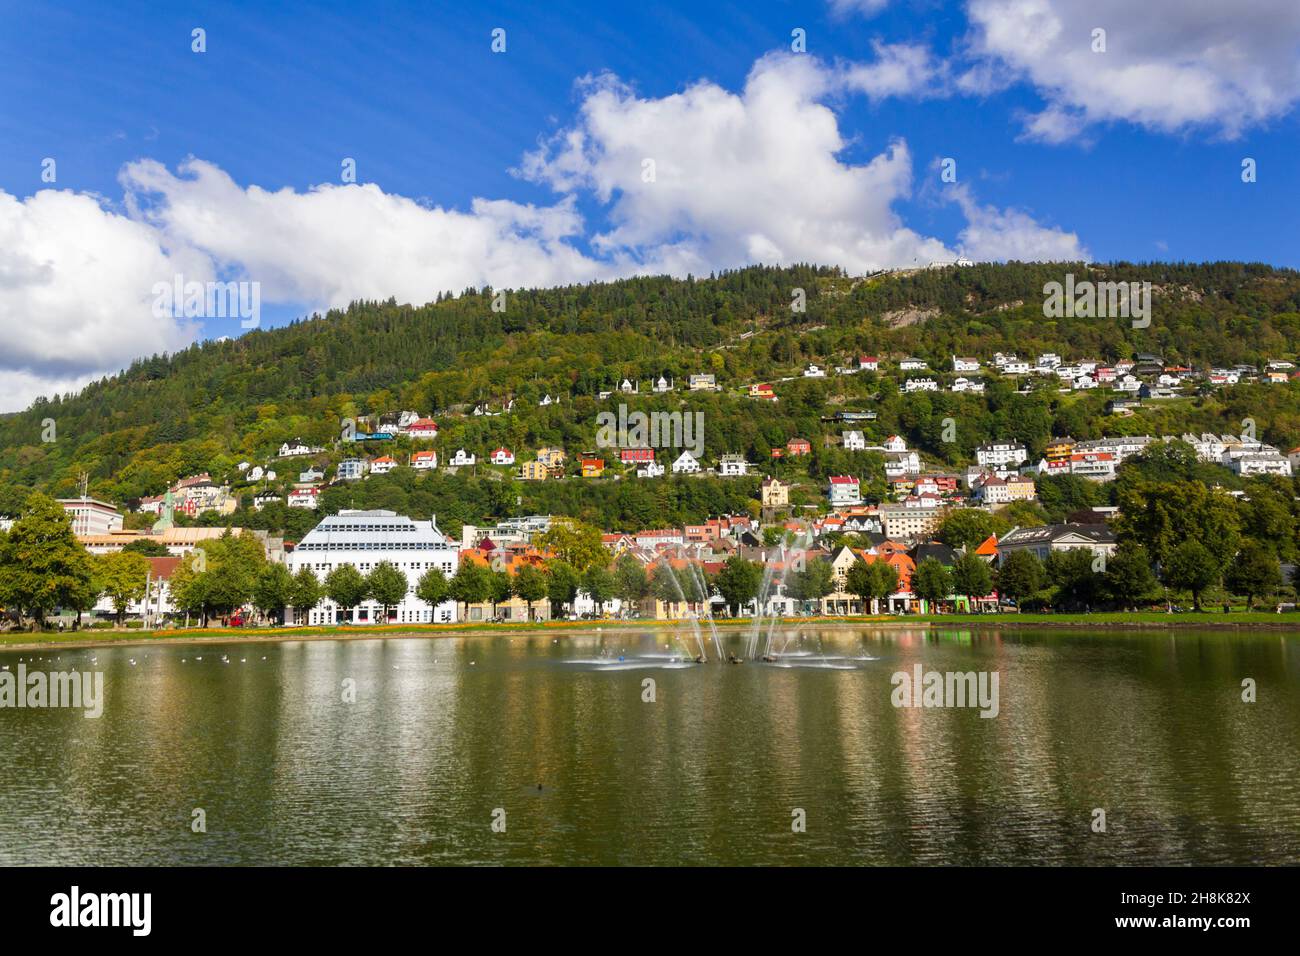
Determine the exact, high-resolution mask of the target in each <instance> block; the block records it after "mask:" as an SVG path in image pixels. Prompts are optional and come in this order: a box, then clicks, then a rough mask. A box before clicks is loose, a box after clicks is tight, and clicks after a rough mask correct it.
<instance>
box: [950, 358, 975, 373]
mask: <svg viewBox="0 0 1300 956" xmlns="http://www.w3.org/2000/svg"><path fill="white" fill-rule="evenodd" d="M952 370H953V371H954V372H978V371H979V370H980V363H979V359H973V358H966V357H963V356H961V355H954V356H953V357H952Z"/></svg>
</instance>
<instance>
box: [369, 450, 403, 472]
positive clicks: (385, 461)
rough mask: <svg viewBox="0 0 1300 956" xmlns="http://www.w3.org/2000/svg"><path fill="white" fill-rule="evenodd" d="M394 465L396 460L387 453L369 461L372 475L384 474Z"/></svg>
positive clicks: (395, 465)
mask: <svg viewBox="0 0 1300 956" xmlns="http://www.w3.org/2000/svg"><path fill="white" fill-rule="evenodd" d="M396 467H397V461H396V460H395V459H393V458H392V457H391V456H389V455H384V456H383V457H381V458H376V459H375V460H374V461H372V462H371V463H370V473H371V474H372V475H386V474H388V473H389V472H390V471H392V470H393V469H394V468H396Z"/></svg>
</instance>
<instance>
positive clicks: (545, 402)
mask: <svg viewBox="0 0 1300 956" xmlns="http://www.w3.org/2000/svg"><path fill="white" fill-rule="evenodd" d="M555 401H556V400H554V399H552V398H551V396H550V395H543V396H542V397H541V400H540V401H539V402H538V403H537V407H538V408H546V407H547V406H549V405H553V404H555Z"/></svg>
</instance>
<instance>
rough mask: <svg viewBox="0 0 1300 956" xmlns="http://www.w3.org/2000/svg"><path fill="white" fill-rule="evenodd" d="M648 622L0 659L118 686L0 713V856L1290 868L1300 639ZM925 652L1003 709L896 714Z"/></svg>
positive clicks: (17, 860) (1298, 859)
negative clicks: (569, 630) (732, 653)
mask: <svg viewBox="0 0 1300 956" xmlns="http://www.w3.org/2000/svg"><path fill="white" fill-rule="evenodd" d="M727 640H728V642H729V643H730V644H731V645H732V646H733V647H735V648H737V649H739V647H740V646H741V644H742V642H743V638H742V637H741V636H740V635H736V636H734V637H732V638H728V639H727ZM665 641H666V638H665V636H664V635H663V634H662V633H658V634H656V633H649V632H647V633H637V634H626V633H625V634H618V635H614V634H607V635H605V636H602V635H600V634H593V635H590V636H577V635H570V636H566V637H563V638H561V639H559V641H555V640H554V639H553V638H552V637H550V636H540V635H532V636H519V637H495V638H493V637H481V636H479V637H472V638H466V639H434V640H429V639H389V640H382V641H356V642H350V643H343V642H326V641H320V642H293V643H285V644H264V645H252V644H244V645H223V646H218V645H208V646H203V647H199V646H185V647H181V646H173V647H135V648H117V649H104V648H99V649H95V650H87V651H71V650H61V651H57V652H56V651H50V652H46V653H44V654H33V653H31V652H24V653H17V652H5V653H0V666H8V667H9V668H10V669H11V670H16V667H17V663H18V660H19V658H22V660H23V661H24V662H25V663H27V664H28V666H29V667H38V668H41V669H68V668H72V667H76V668H79V669H83V668H94V667H98V668H102V669H103V670H104V672H105V682H106V697H107V702H106V705H105V709H104V714H103V716H102V717H101V718H99V719H97V720H87V719H85V718H84V717H83V716H82V714H81V712H80V711H71V710H40V711H37V710H9V709H4V710H0V768H3V769H2V771H0V772H2V774H3V776H0V781H3V782H2V783H0V864H34V863H76V864H110V863H122V864H164V863H222V864H229V863H235V864H256V863H264V864H269V863H282V864H307V863H310V864H387V863H396V864H442V863H509V864H519V863H554V864H560V863H570V864H582V863H605V864H621V863H637V864H683V863H684V864H751V863H759V864H781V863H787V864H798V863H825V864H976V863H1008V864H1010V863H1084V864H1111V863H1132V864H1138V863H1175V864H1178V863H1268V864H1282V863H1290V864H1295V863H1300V637H1296V636H1287V635H1281V634H1278V633H1264V632H1259V633H1251V634H1212V633H1206V632H1190V633H1184V634H1170V633H1164V632H1147V633H1141V634H1116V633H1113V632H1112V633H1096V634H1083V633H1069V634H1063V633H1060V632H1053V633H1036V632H1026V631H1008V632H1003V633H996V632H971V631H964V630H963V631H943V632H929V633H926V632H924V631H920V630H918V631H914V632H913V631H897V630H891V631H869V630H863V631H855V630H837V631H825V632H807V633H804V634H803V635H802V636H799V635H796V636H794V637H793V639H792V640H791V642H790V644H789V646H788V650H789V651H793V652H798V653H800V654H802V655H804V656H800V657H791V658H788V659H786V661H785V666H774V665H770V664H761V663H746V664H744V665H739V666H735V665H721V664H709V665H689V666H687V665H674V664H673V663H672V661H671V660H670V658H671V655H672V654H673V653H675V648H674V647H670V646H668V645H667V644H666V643H665ZM778 643H780V640H778ZM679 646H680V645H678V647H679ZM620 655H622V656H623V657H624V658H625V660H624V661H622V662H620V661H619V660H618V657H619V656H620ZM200 656H201V657H202V660H198V658H199V657H200ZM223 657H224V658H225V659H226V660H223ZM92 659H94V661H93V662H92ZM227 660H228V663H227V662H226V661H227ZM132 661H134V663H132ZM916 663H920V664H922V665H923V666H924V668H925V669H926V670H938V671H968V670H976V671H979V670H990V671H991V670H996V671H997V672H998V673H999V674H1000V682H999V689H1000V708H1001V713H1000V715H999V716H998V717H996V718H994V719H982V718H981V717H980V716H979V714H978V712H977V711H975V710H961V709H904V708H895V707H894V706H892V704H891V701H890V697H891V692H892V690H893V687H892V685H891V683H890V676H891V674H893V673H894V672H895V671H899V670H908V671H910V670H911V669H912V667H913V665H914V664H916ZM1244 677H1252V678H1254V679H1255V681H1256V682H1257V685H1258V702H1257V703H1254V704H1244V703H1242V702H1241V699H1240V693H1241V691H1240V684H1241V680H1242V678H1244ZM347 678H351V679H353V680H355V682H356V694H357V697H356V702H355V703H350V704H349V703H344V702H343V701H342V686H343V682H344V680H345V679H347ZM645 678H653V680H654V681H655V683H656V688H655V691H656V697H657V699H656V701H655V702H653V703H646V702H643V700H642V695H643V684H642V682H643V680H644V679H645ZM539 783H540V784H541V785H542V789H541V790H540V791H539V790H538V789H537V786H538V784H539ZM196 807H201V808H203V809H204V810H205V811H206V816H207V833H206V834H195V833H192V832H191V829H190V822H191V812H192V810H193V809H194V808H196ZM1096 807H1101V808H1105V809H1106V813H1107V832H1106V833H1104V834H1099V833H1094V832H1092V829H1091V827H1090V822H1091V820H1092V810H1093V808H1096ZM497 808H501V809H503V810H504V811H505V820H506V830H505V832H504V833H494V832H493V831H492V828H491V823H492V818H493V811H494V810H495V809H497ZM796 808H799V809H802V810H803V811H804V812H805V814H806V819H807V831H806V832H804V833H793V832H792V830H791V821H792V812H793V811H794V810H795V809H796Z"/></svg>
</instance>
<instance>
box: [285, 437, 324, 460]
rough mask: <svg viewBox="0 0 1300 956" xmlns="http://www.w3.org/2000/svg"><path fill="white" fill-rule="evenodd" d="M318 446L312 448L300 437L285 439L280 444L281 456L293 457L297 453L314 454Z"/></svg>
mask: <svg viewBox="0 0 1300 956" xmlns="http://www.w3.org/2000/svg"><path fill="white" fill-rule="evenodd" d="M318 451H320V449H319V448H312V447H311V446H310V445H308V444H307V443H306V442H305V441H303V440H302V439H301V438H295V439H294V440H293V441H287V442H285V443H284V444H283V445H281V446H280V457H281V458H295V457H297V456H298V455H314V454H316V453H317V452H318Z"/></svg>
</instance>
